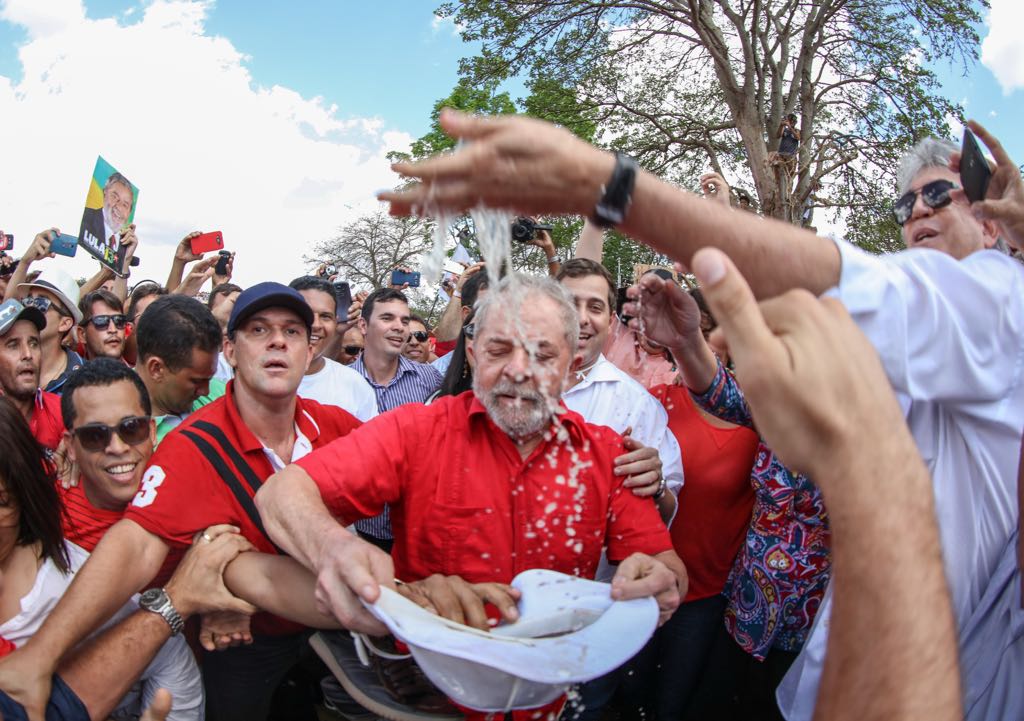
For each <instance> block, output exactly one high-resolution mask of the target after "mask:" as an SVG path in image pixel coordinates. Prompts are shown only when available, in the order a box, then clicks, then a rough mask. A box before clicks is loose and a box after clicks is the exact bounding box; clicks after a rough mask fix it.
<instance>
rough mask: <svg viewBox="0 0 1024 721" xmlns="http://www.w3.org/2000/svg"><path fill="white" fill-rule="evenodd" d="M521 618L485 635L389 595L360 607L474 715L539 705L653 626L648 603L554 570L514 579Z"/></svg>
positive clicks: (632, 646)
mask: <svg viewBox="0 0 1024 721" xmlns="http://www.w3.org/2000/svg"><path fill="white" fill-rule="evenodd" d="M512 585H513V586H514V587H515V588H518V589H519V590H520V591H521V592H522V597H521V599H520V601H519V616H520V617H519V620H518V621H516V623H514V624H507V625H501V626H497V627H495V628H494V629H492V630H491V631H490V632H489V633H488V632H486V631H480V630H478V629H475V628H472V627H470V626H464V625H462V624H460V623H456V622H454V621H449V620H448V619H445V618H442V617H440V616H437V615H436V614H433V613H431V612H430V611H427V610H426V609H423V608H421V607H420V606H418V605H416V604H415V603H413V602H412V601H410V600H408V599H406V598H404V597H403V596H401V595H399V594H398V593H396V592H394V591H391V590H390V589H387V588H382V589H381V595H380V598H378V599H377V602H376V603H374V604H366V606H367V608H368V609H369V610H370V611H371V612H372V613H373V614H374V615H375V616H376V617H377V618H379V619H380V620H381V621H382V622H383V623H384V624H385V625H386V626H387V627H388V629H389V630H390V631H391V632H392V633H393V634H394V635H395V636H396V637H397V638H398V639H400V640H401V641H404V642H405V643H406V645H408V646H409V650H410V651H411V652H412V655H413V658H415V659H416V662H417V663H418V664H419V666H420V668H421V669H423V672H424V673H425V674H426V675H427V677H428V678H429V679H430V680H431V681H432V682H433V683H434V685H435V686H437V687H438V688H439V689H440V690H441V691H442V692H443V693H445V694H446V695H447V696H448V697H449V698H451V699H452V700H454V701H455V702H457V703H459V704H461V705H463V706H466V707H468V708H472V709H476V710H479V711H510V710H513V709H525V708H536V707H538V706H543V705H544V704H547V703H550V702H551V701H554V700H555V699H557V698H558V697H559V696H561V695H562V694H564V693H565V692H566V691H567V690H568V688H569V686H571V685H572V684H575V683H581V682H584V681H590V680H591V679H595V678H597V677H599V676H603V675H604V674H606V673H608V672H609V671H611V670H613V669H615V668H618V667H619V666H621V665H622V664H623V663H625V662H626V661H628V660H629V659H630V658H632V657H633V656H634V655H636V653H637V652H638V651H640V649H641V648H643V646H644V644H646V643H647V641H648V639H649V638H650V637H651V635H652V634H653V633H654V629H655V628H656V627H657V625H658V604H657V603H656V602H655V600H654V599H653V598H651V597H648V598H640V599H634V600H631V601H613V600H612V598H611V586H610V585H609V584H607V583H598V582H596V581H588V580H586V579H583V578H577V577H575V576H567V575H565V574H562V573H557V572H555V571H546V570H541V569H534V570H530V571H524V572H523V573H520V574H519V575H518V576H516V577H515V579H514V580H513V581H512Z"/></svg>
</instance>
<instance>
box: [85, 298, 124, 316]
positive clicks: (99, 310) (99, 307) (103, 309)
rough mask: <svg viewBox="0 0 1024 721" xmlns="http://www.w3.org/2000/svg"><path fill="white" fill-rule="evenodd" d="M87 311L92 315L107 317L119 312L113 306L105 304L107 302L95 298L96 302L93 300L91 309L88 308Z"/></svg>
mask: <svg viewBox="0 0 1024 721" xmlns="http://www.w3.org/2000/svg"><path fill="white" fill-rule="evenodd" d="M89 310H91V311H92V314H93V315H109V314H111V313H120V312H121V311H119V310H118V309H117V308H115V307H114V306H112V305H110V304H109V303H107V301H105V300H103V299H102V298H97V299H96V300H94V301H93V302H92V308H90V309H89Z"/></svg>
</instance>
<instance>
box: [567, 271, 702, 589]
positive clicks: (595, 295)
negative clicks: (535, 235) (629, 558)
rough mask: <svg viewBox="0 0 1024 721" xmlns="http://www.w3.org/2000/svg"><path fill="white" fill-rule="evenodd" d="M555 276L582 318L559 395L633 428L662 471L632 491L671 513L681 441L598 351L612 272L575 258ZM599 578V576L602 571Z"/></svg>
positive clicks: (595, 419)
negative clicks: (575, 363)
mask: <svg viewBox="0 0 1024 721" xmlns="http://www.w3.org/2000/svg"><path fill="white" fill-rule="evenodd" d="M558 282H560V283H561V284H562V285H563V286H565V288H566V290H568V291H569V293H570V294H571V295H572V296H573V299H574V300H575V302H576V312H577V314H578V315H579V318H580V340H579V346H578V347H577V353H579V354H580V355H581V361H580V366H579V368H578V369H577V370H576V371H575V372H572V373H570V375H569V382H568V384H567V385H568V390H566V391H565V392H564V393H563V394H562V400H563V401H565V405H567V406H568V407H569V408H570V409H571V410H574V411H576V412H577V413H579V414H580V415H581V416H583V417H584V418H585V419H586V421H587V422H588V423H596V424H598V425H602V426H608V427H609V428H611V429H613V430H615V431H616V432H617V433H625V432H626V430H627V429H631V431H630V436H631V437H632V438H633V439H635V440H636V441H638V442H639V443H640V444H642V445H644V446H647V447H648V448H653V449H655V450H656V451H657V454H658V456H659V457H660V459H661V466H662V468H661V470H662V474H663V475H660V476H659V477H656V478H654V483H653V484H650V483H645V484H644V485H640V486H634V487H633V492H634V493H636V494H637V495H638V496H654V497H655V500H656V501H657V502H658V505H659V509H660V510H661V511H662V517H663V518H666V519H671V518H672V516H673V515H674V513H675V494H676V493H678V492H679V489H680V488H682V485H683V463H682V459H681V456H680V450H679V443H678V442H677V441H676V438H675V436H674V435H672V433H671V432H670V431H669V430H668V414H667V413H665V409H664V408H662V406H661V404H660V403H659V402H658V400H657V399H656V398H655V397H654V396H652V395H651V394H650V393H648V392H647V389H646V388H644V387H643V386H642V385H640V384H639V383H637V382H636V381H635V380H633V379H632V378H630V377H629V376H628V375H627V374H626V373H624V372H623V371H621V370H619V369H618V368H617V367H616V366H615V365H614V364H613V363H611V362H610V361H609V360H608V359H607V358H605V357H604V355H603V354H602V353H601V349H602V348H604V344H605V341H606V340H607V339H608V331H609V329H610V328H611V320H612V312H613V309H614V307H615V306H614V300H615V284H614V282H613V281H612V277H611V275H610V274H609V273H608V271H607V270H606V269H605V267H604V266H603V265H601V264H600V263H596V262H594V261H592V260H588V259H585V258H573V259H572V260H568V261H566V262H565V264H564V265H562V267H561V270H560V271H559V273H558ZM666 491H672V493H666ZM602 570H605V569H604V568H602ZM610 577H611V576H609V578H610ZM598 579H599V580H601V573H600V571H599V572H598Z"/></svg>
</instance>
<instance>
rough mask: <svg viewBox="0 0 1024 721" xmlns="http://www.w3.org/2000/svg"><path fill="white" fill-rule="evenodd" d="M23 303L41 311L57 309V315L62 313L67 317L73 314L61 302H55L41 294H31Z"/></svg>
mask: <svg viewBox="0 0 1024 721" xmlns="http://www.w3.org/2000/svg"><path fill="white" fill-rule="evenodd" d="M22 303H23V304H24V305H25V306H27V307H29V308H36V309H37V310H38V311H39V312H40V313H45V312H46V311H48V310H50V308H53V309H54V310H55V311H57V315H62V316H64V317H65V318H70V317H71V314H70V313H68V312H67V311H66V310H64V308H62V307H61V304H60V303H54V302H53V301H52V300H50V299H49V298H46V297H44V296H41V295H30V296H29V297H28V298H26V299H25V300H23V301H22Z"/></svg>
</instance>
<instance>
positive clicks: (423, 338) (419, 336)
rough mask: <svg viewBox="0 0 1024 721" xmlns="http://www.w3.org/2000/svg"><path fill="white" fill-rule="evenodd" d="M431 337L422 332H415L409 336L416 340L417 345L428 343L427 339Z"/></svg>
mask: <svg viewBox="0 0 1024 721" xmlns="http://www.w3.org/2000/svg"><path fill="white" fill-rule="evenodd" d="M429 337H430V336H429V335H428V334H427V333H426V332H425V331H422V330H414V331H413V332H412V333H410V334H409V338H415V339H416V342H417V343H426V342H427V338H429Z"/></svg>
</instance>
